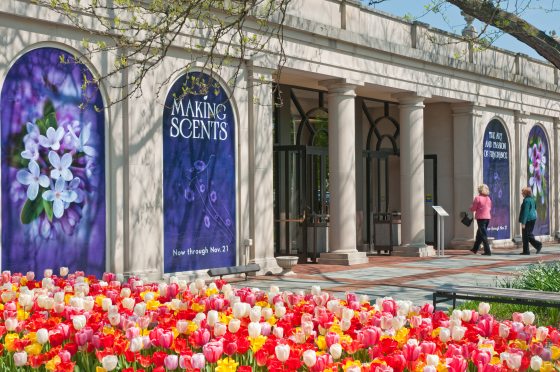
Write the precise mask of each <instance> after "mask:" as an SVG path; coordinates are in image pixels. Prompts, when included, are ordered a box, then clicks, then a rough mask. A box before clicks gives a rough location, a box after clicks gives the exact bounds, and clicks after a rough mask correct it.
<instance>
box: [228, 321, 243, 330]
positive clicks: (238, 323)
mask: <svg viewBox="0 0 560 372" xmlns="http://www.w3.org/2000/svg"><path fill="white" fill-rule="evenodd" d="M240 327H241V321H240V320H239V319H235V318H234V319H231V320H230V321H229V324H228V331H230V333H237V331H239V328H240Z"/></svg>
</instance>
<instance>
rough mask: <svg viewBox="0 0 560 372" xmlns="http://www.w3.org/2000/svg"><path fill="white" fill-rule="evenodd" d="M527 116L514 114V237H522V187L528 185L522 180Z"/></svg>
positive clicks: (519, 113) (512, 231)
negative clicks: (520, 220) (520, 219)
mask: <svg viewBox="0 0 560 372" xmlns="http://www.w3.org/2000/svg"><path fill="white" fill-rule="evenodd" d="M526 117H527V114H525V113H523V112H521V111H515V112H514V120H515V148H514V149H513V151H512V157H513V162H514V164H515V165H514V167H515V168H514V169H515V172H514V178H513V181H512V183H513V197H512V199H511V201H512V203H511V204H512V207H513V208H510V210H511V214H512V220H513V221H512V225H511V226H512V229H511V235H512V237H521V225H520V224H519V222H518V216H519V209H520V208H521V199H522V197H521V187H522V186H523V185H526V184H527V183H524V184H522V179H523V177H524V174H525V169H524V165H525V164H527V161H523V159H524V156H523V155H524V154H525V153H526V151H527V137H526V133H525V132H526V131H527V129H526V124H527V123H526V122H525V118H526Z"/></svg>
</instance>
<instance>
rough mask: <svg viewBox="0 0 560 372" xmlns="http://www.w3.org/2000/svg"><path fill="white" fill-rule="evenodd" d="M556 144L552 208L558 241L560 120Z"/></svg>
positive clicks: (559, 228) (555, 133)
mask: <svg viewBox="0 0 560 372" xmlns="http://www.w3.org/2000/svg"><path fill="white" fill-rule="evenodd" d="M553 123H554V142H553V144H552V146H554V150H553V154H554V160H553V161H554V168H553V172H554V173H553V174H554V180H553V182H554V189H553V193H552V200H551V202H552V208H551V210H552V211H553V213H554V215H555V218H554V230H553V232H554V234H553V235H554V237H555V238H556V239H558V238H560V196H559V194H560V177H559V173H560V159H558V156H560V119H559V118H554V121H553Z"/></svg>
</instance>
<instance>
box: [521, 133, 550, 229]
mask: <svg viewBox="0 0 560 372" xmlns="http://www.w3.org/2000/svg"><path fill="white" fill-rule="evenodd" d="M547 159H550V157H549V152H548V141H547V140H546V134H545V132H544V130H543V129H542V127H540V126H538V125H535V126H534V127H533V129H531V132H529V142H528V144H527V183H528V186H529V187H530V188H531V189H532V190H533V197H534V198H535V201H536V203H537V222H535V229H534V230H533V232H534V234H535V235H549V234H550V222H549V218H550V217H549V216H550V214H549V210H548V187H549V184H548V181H549V177H548V175H549V171H548V167H549V164H548V162H547Z"/></svg>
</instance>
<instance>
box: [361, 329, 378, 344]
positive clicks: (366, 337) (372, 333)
mask: <svg viewBox="0 0 560 372" xmlns="http://www.w3.org/2000/svg"><path fill="white" fill-rule="evenodd" d="M381 332H382V331H381V329H380V328H378V327H367V328H364V329H362V333H361V337H362V339H361V342H362V344H364V345H365V346H366V347H370V346H373V345H375V344H377V342H378V341H379V337H380V336H381Z"/></svg>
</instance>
